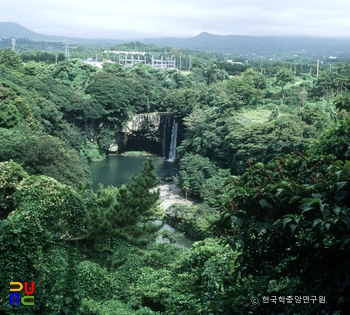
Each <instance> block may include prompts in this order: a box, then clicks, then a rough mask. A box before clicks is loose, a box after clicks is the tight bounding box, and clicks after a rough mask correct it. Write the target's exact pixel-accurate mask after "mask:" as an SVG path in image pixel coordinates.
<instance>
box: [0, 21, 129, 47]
mask: <svg viewBox="0 0 350 315" xmlns="http://www.w3.org/2000/svg"><path fill="white" fill-rule="evenodd" d="M3 37H13V38H16V39H18V38H28V39H31V40H34V41H51V42H62V41H65V40H68V41H69V43H70V44H71V43H74V44H78V45H89V46H98V45H99V46H112V45H118V44H122V43H125V42H126V41H125V40H116V39H87V38H76V37H65V36H55V35H44V34H39V33H36V32H33V31H31V30H30V29H28V28H26V27H24V26H22V25H20V24H17V23H13V22H0V38H3Z"/></svg>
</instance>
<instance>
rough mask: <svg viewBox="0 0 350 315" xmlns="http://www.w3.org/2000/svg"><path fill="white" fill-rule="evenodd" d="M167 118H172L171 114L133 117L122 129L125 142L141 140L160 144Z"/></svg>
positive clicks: (150, 114)
mask: <svg viewBox="0 0 350 315" xmlns="http://www.w3.org/2000/svg"><path fill="white" fill-rule="evenodd" d="M167 116H172V114H170V113H145V114H138V115H135V116H134V117H133V119H132V120H131V121H129V122H128V123H127V124H126V126H125V128H124V136H125V137H124V138H125V139H126V142H128V141H130V140H137V141H140V140H143V141H151V142H157V143H160V142H161V139H162V135H163V126H164V123H165V120H166V117H167Z"/></svg>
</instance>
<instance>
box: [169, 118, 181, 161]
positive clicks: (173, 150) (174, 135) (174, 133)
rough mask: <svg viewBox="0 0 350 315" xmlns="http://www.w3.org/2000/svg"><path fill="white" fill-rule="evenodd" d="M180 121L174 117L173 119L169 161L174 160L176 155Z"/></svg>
mask: <svg viewBox="0 0 350 315" xmlns="http://www.w3.org/2000/svg"><path fill="white" fill-rule="evenodd" d="M178 125H179V123H178V122H177V121H176V119H175V118H174V120H173V128H172V130H171V142H170V151H169V159H168V161H170V162H172V161H174V159H175V157H176V141H177V127H178Z"/></svg>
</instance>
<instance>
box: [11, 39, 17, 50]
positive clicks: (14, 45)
mask: <svg viewBox="0 0 350 315" xmlns="http://www.w3.org/2000/svg"><path fill="white" fill-rule="evenodd" d="M11 44H12V50H13V51H16V40H15V39H14V38H12V39H11Z"/></svg>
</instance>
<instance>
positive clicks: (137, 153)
mask: <svg viewBox="0 0 350 315" xmlns="http://www.w3.org/2000/svg"><path fill="white" fill-rule="evenodd" d="M120 155H121V156H137V157H154V156H155V155H154V154H152V153H149V152H146V151H126V152H124V153H121V154H120Z"/></svg>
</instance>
